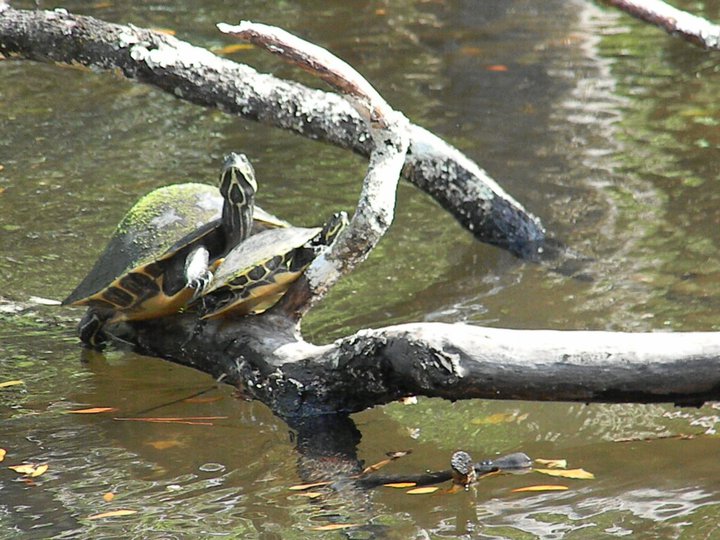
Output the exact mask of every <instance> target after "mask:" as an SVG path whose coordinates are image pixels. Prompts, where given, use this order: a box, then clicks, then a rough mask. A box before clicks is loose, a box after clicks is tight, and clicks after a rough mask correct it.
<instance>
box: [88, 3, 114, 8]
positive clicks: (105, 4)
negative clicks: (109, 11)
mask: <svg viewBox="0 0 720 540" xmlns="http://www.w3.org/2000/svg"><path fill="white" fill-rule="evenodd" d="M112 6H113V4H112V2H97V3H96V4H93V5H92V7H94V8H95V9H106V8H109V7H112Z"/></svg>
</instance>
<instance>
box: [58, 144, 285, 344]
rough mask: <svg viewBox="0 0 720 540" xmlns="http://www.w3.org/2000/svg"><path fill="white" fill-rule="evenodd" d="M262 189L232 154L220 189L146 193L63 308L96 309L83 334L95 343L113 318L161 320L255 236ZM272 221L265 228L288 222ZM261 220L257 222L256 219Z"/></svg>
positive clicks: (190, 186)
mask: <svg viewBox="0 0 720 540" xmlns="http://www.w3.org/2000/svg"><path fill="white" fill-rule="evenodd" d="M256 189H257V183H256V181H255V174H254V171H253V168H252V165H251V164H250V162H249V161H248V159H247V157H245V156H244V155H243V154H235V153H231V154H230V155H228V156H227V157H226V159H225V162H224V164H223V167H222V171H221V174H220V193H222V196H220V194H219V193H218V189H217V188H216V187H212V186H208V185H205V184H198V183H186V184H175V185H170V186H166V187H162V188H159V189H156V190H154V191H152V192H151V193H149V194H147V195H145V196H144V197H142V198H141V199H140V200H139V201H138V202H137V203H136V204H135V205H134V206H133V207H132V208H131V209H130V210H129V211H128V213H127V214H126V215H125V217H124V218H123V219H122V220H121V221H120V223H119V224H118V226H117V228H116V230H115V233H114V234H113V236H112V238H111V239H110V241H109V243H108V245H107V247H106V248H105V251H104V252H103V253H102V255H100V258H99V259H98V260H97V262H96V263H95V265H94V266H93V268H92V270H90V272H89V273H88V274H87V276H85V278H84V279H83V280H82V281H81V282H80V284H79V285H78V286H77V287H76V288H75V290H74V291H73V292H71V293H70V295H68V297H67V298H65V300H63V302H62V304H63V305H72V306H88V307H89V309H88V312H87V313H86V314H85V317H83V319H82V320H81V321H80V324H79V327H78V333H79V336H80V339H81V340H82V341H83V342H84V343H85V344H87V345H89V346H91V347H95V348H99V347H100V346H101V343H102V341H104V340H105V339H106V336H105V335H104V332H102V327H103V326H104V324H105V323H106V322H113V323H114V322H120V321H125V320H142V319H151V318H157V317H161V316H164V315H168V314H171V313H175V312H177V311H178V310H180V309H181V308H182V307H183V306H184V305H185V304H186V303H187V302H188V301H189V300H191V299H192V298H193V296H196V295H197V294H198V292H199V291H200V290H202V288H203V287H205V286H206V285H207V284H208V283H209V281H210V279H211V278H212V273H211V270H212V266H211V264H212V263H213V261H215V260H216V259H218V257H221V256H222V255H224V254H225V253H226V252H227V251H229V250H230V248H232V247H233V246H234V245H235V244H236V243H238V242H241V241H242V240H243V239H245V238H246V237H247V236H248V235H249V234H250V233H251V224H253V215H254V197H255V191H256ZM256 213H257V214H258V215H259V216H260V217H261V218H264V219H266V221H265V222H262V223H260V224H259V226H258V230H259V229H263V228H266V227H268V226H269V227H274V226H284V223H283V222H282V221H281V220H277V218H274V216H272V215H270V214H268V213H267V212H264V211H262V210H261V209H258V211H257V212H256ZM253 225H254V224H253Z"/></svg>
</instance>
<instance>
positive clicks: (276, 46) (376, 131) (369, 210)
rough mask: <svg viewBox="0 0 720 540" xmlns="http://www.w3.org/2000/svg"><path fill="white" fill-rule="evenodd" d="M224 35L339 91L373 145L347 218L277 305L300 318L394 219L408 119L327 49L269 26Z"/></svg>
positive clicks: (232, 28) (251, 26) (224, 26)
mask: <svg viewBox="0 0 720 540" xmlns="http://www.w3.org/2000/svg"><path fill="white" fill-rule="evenodd" d="M218 27H219V28H220V29H221V30H222V31H223V32H226V33H228V34H231V35H233V36H236V37H239V38H241V39H247V40H249V41H251V42H252V43H254V44H256V45H260V46H262V47H263V48H265V49H267V50H268V51H271V52H273V53H275V54H278V55H279V56H280V57H281V58H283V60H285V61H287V62H290V63H292V64H296V65H298V66H300V67H302V68H303V69H305V70H307V71H309V72H310V73H312V74H313V75H315V76H317V77H319V78H321V79H323V80H325V81H326V82H328V83H329V84H330V85H331V86H333V87H334V88H335V89H336V90H338V91H340V92H342V93H343V94H344V96H345V97H346V98H347V99H349V100H350V101H351V102H352V103H353V104H354V106H355V109H356V110H357V111H358V113H360V115H361V116H362V117H363V118H364V119H365V120H366V122H367V123H368V125H369V129H370V136H371V137H372V139H373V141H374V144H373V150H372V152H371V154H370V165H369V167H368V172H367V175H366V176H365V180H364V182H363V187H362V191H361V194H360V199H359V201H358V204H357V207H356V210H355V214H354V215H353V218H352V221H351V222H350V224H349V226H348V227H347V229H346V230H345V231H343V232H342V233H341V235H340V236H339V238H338V239H337V240H336V242H334V243H333V245H332V246H331V248H330V249H329V250H328V251H327V252H326V253H324V254H323V255H322V256H320V257H318V258H317V259H316V260H315V261H313V263H312V265H311V266H310V268H308V270H307V272H306V273H305V275H304V276H303V279H301V280H299V282H298V283H296V284H294V285H293V286H292V287H291V289H290V290H289V291H288V293H287V294H286V295H285V297H284V298H283V301H282V302H281V304H280V306H279V309H281V310H282V311H283V312H284V313H285V314H287V315H289V316H291V317H292V318H293V319H294V320H298V321H299V320H300V318H301V317H302V315H303V314H304V313H305V312H307V310H308V309H309V308H310V307H311V305H313V304H314V303H316V302H317V301H318V300H319V299H320V298H322V296H323V295H324V294H325V293H326V292H327V291H328V290H329V289H330V287H331V286H332V285H333V284H334V283H335V282H336V281H337V280H338V279H339V278H340V276H342V275H344V274H347V273H349V272H351V271H352V269H353V268H354V267H355V266H356V265H357V264H359V263H360V262H362V261H363V260H365V258H366V257H367V256H368V254H369V253H370V251H371V250H372V249H373V248H374V247H375V245H377V243H378V241H379V240H380V239H381V238H382V236H383V235H384V234H385V232H386V231H387V229H388V228H389V227H390V225H391V223H392V221H393V214H394V210H395V194H396V191H397V183H398V180H399V179H400V174H401V172H402V168H403V164H404V162H405V155H406V154H407V150H408V146H409V138H408V128H409V122H408V121H407V119H406V118H405V117H404V116H403V115H402V114H400V113H398V112H397V111H395V110H393V108H392V107H390V105H388V103H387V102H386V101H385V99H383V97H382V96H381V95H380V94H379V93H378V92H377V91H376V90H375V89H374V88H373V87H372V86H371V85H370V83H368V82H367V81H366V80H365V79H364V78H363V77H362V75H360V74H359V73H358V72H357V71H356V70H355V69H353V68H352V67H351V66H349V65H348V64H346V63H345V62H343V61H342V60H340V59H339V58H337V57H336V56H334V55H333V54H331V53H330V52H329V51H326V50H325V49H322V48H321V47H318V46H317V45H313V44H312V43H308V42H307V41H304V40H302V39H300V38H298V37H296V36H293V35H292V34H290V33H288V32H286V31H284V30H281V29H279V28H276V27H273V26H267V25H264V24H256V23H252V22H249V21H243V22H242V23H240V25H238V26H230V25H227V24H222V23H221V24H219V25H218Z"/></svg>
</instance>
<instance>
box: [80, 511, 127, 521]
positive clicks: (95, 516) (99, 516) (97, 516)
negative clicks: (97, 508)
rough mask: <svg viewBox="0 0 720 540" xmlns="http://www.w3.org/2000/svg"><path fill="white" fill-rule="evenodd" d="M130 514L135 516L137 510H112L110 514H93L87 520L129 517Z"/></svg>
mask: <svg viewBox="0 0 720 540" xmlns="http://www.w3.org/2000/svg"><path fill="white" fill-rule="evenodd" d="M132 514H137V510H112V511H110V512H103V513H101V514H93V515H91V516H88V517H87V519H103V518H109V517H120V516H130V515H132Z"/></svg>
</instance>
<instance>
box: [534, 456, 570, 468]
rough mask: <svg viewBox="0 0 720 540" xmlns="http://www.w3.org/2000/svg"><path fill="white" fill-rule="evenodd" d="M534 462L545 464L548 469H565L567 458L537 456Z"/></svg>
mask: <svg viewBox="0 0 720 540" xmlns="http://www.w3.org/2000/svg"><path fill="white" fill-rule="evenodd" d="M535 463H537V464H539V465H545V466H546V467H547V468H548V469H567V459H541V458H537V459H536V460H535Z"/></svg>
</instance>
